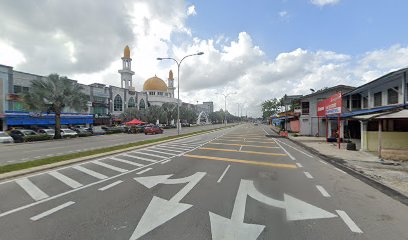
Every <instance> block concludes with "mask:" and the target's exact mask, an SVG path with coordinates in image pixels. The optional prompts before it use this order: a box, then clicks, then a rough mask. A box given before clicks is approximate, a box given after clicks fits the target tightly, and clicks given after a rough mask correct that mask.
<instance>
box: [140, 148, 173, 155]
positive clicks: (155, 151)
mask: <svg viewBox="0 0 408 240" xmlns="http://www.w3.org/2000/svg"><path fill="white" fill-rule="evenodd" d="M143 151H149V152H154V153H161V154H167V155H170V156H176V155H178V154H174V153H168V152H163V151H157V150H151V149H150V148H148V149H143Z"/></svg>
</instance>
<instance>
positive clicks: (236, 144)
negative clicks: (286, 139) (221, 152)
mask: <svg viewBox="0 0 408 240" xmlns="http://www.w3.org/2000/svg"><path fill="white" fill-rule="evenodd" d="M207 144H209V145H212V144H215V145H225V146H243V147H254V148H279V147H268V146H257V145H248V144H239V143H215V142H209V143H207Z"/></svg>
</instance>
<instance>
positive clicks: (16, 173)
mask: <svg viewBox="0 0 408 240" xmlns="http://www.w3.org/2000/svg"><path fill="white" fill-rule="evenodd" d="M235 126H237V125H233V126H228V127H220V128H215V129H209V130H208V131H206V132H203V133H193V134H191V135H188V136H182V137H177V138H172V139H167V140H162V141H157V142H154V143H146V144H143V145H140V146H135V147H129V148H124V149H119V150H114V151H111V152H106V153H98V154H94V155H90V156H85V157H81V158H75V159H71V160H66V161H61V162H56V163H51V164H46V165H42V166H37V167H32V168H27V169H23V170H17V171H12V172H8V173H3V174H0V181H3V180H6V179H7V180H8V179H12V178H17V177H21V176H24V175H28V174H32V173H37V172H42V171H45V170H49V169H54V168H58V167H63V166H67V165H71V164H74V163H79V162H84V161H88V160H92V159H96V158H100V157H106V156H110V155H115V154H118V153H122V152H127V151H130V150H135V149H139V148H144V147H149V146H152V145H156V144H160V143H166V142H170V141H174V140H180V139H184V138H189V137H193V136H198V135H202V134H207V133H211V132H215V131H220V130H223V129H228V128H230V127H235Z"/></svg>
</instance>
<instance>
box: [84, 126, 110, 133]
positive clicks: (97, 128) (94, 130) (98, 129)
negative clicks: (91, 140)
mask: <svg viewBox="0 0 408 240" xmlns="http://www.w3.org/2000/svg"><path fill="white" fill-rule="evenodd" d="M87 130H88V131H89V132H91V133H92V134H93V135H105V134H106V131H105V130H103V129H102V127H100V126H94V127H90V128H88V129H87Z"/></svg>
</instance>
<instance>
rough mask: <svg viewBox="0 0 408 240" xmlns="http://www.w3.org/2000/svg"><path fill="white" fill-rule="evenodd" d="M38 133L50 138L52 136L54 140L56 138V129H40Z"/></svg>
mask: <svg viewBox="0 0 408 240" xmlns="http://www.w3.org/2000/svg"><path fill="white" fill-rule="evenodd" d="M37 133H39V134H46V135H48V136H50V137H52V138H54V136H55V130H54V129H39V130H38V131H37Z"/></svg>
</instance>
